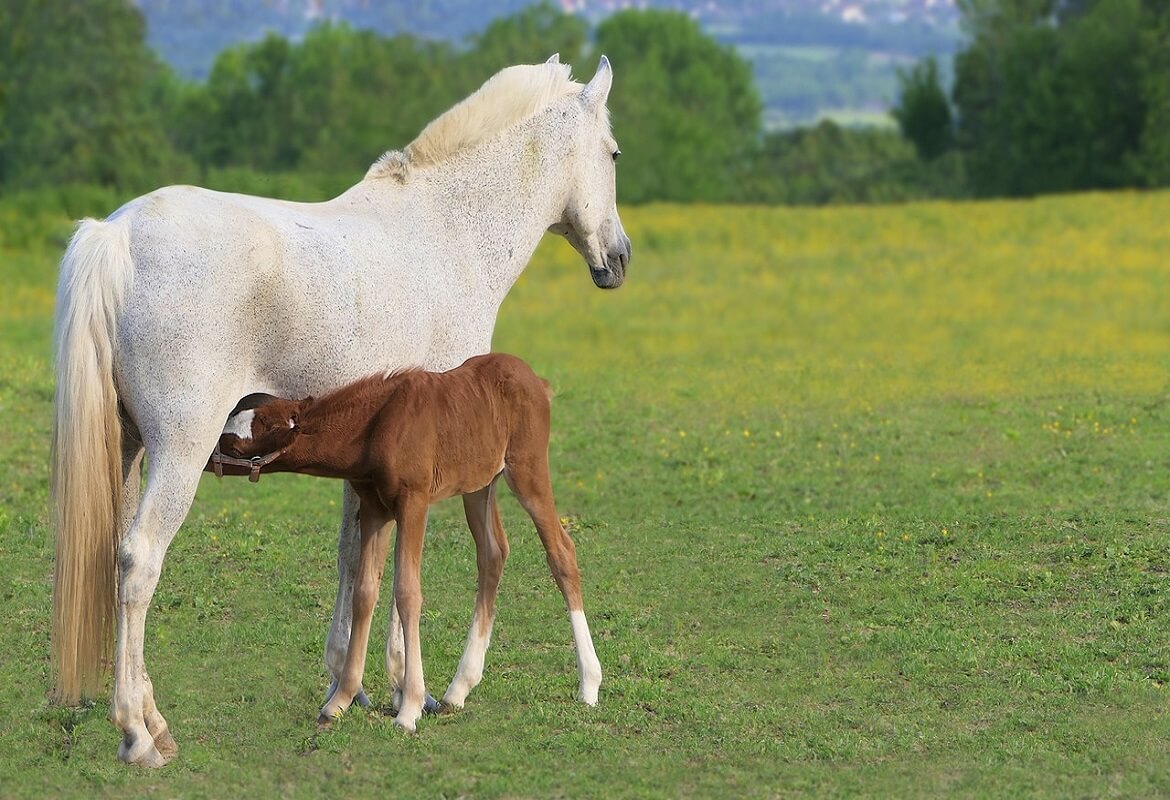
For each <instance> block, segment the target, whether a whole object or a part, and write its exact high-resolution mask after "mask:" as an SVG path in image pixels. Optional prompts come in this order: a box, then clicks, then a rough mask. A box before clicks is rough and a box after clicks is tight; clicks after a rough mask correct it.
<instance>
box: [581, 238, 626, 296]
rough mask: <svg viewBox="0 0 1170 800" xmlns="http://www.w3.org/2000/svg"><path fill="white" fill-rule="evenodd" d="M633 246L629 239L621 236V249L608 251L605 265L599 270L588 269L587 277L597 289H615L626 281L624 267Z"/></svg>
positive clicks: (594, 268)
mask: <svg viewBox="0 0 1170 800" xmlns="http://www.w3.org/2000/svg"><path fill="white" fill-rule="evenodd" d="M633 251H634V248H633V245H632V244H630V237H628V236H625V235H623V236H622V243H621V248H620V249H617V250H610V251H609V252H608V253H606V255H605V263H604V264H603V265H602V267H601V268H600V269H598V268H596V267H592V266H591V267H589V275H590V277H592V278H593V283H594V284H596V285H597V287H598V288H599V289H616V288H617V287H619V286H621V285H622V283H623V282H624V281H625V280H626V267H627V266H629V263H630V257H631V255H633Z"/></svg>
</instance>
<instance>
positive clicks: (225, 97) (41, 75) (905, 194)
mask: <svg viewBox="0 0 1170 800" xmlns="http://www.w3.org/2000/svg"><path fill="white" fill-rule="evenodd" d="M960 6H961V10H962V13H963V17H964V25H965V31H966V34H967V36H968V40H969V43H968V45H967V47H966V49H964V50H963V51H962V52H961V53H960V55H959V56H958V58H957V60H956V64H955V82H954V86H953V88H952V89H951V90H950V91H949V92H948V91H947V90H946V89H945V88H944V87H943V85H942V82H941V79H940V75H939V69H938V65H937V64H936V63H935V62H934V61H932V60H930V59H927V60H924V61H922V62H920V63H919V64H917V65H916V66H914V67H913V68H911V69H909V70H905V71H903V72H902V73H901V78H900V80H901V92H900V97H899V99H898V102H897V105H896V106H895V108H894V109H893V110H892V113H893V115H894V118H895V119H896V121H897V123H898V129H897V130H896V131H894V130H874V129H849V128H844V127H841V126H837V125H834V124H833V123H831V122H824V123H821V124H819V125H817V126H814V127H811V128H806V129H798V130H791V131H773V132H765V131H764V130H763V125H762V116H761V114H762V109H761V104H760V100H759V95H758V93H757V91H756V88H755V86H754V84H753V80H752V74H751V70H750V67H749V65H748V64H747V62H746V61H745V60H744V59H743V58H741V57H740V56H739V55H738V54H737V53H736V52H735V51H734V50H733V49H732V48H730V47H727V46H724V45H720V44H719V43H718V42H716V41H715V40H714V39H713V38H711V37H710V36H708V35H706V34H705V33H704V32H703V31H702V30H701V29H700V28H699V26H698V24H697V23H695V22H694V20H692V19H691V18H689V17H687V16H685V15H683V14H678V13H672V12H666V11H637V10H631V11H623V12H620V13H617V14H614V15H612V16H610V17H607V18H606V19H605V20H603V21H602V22H601V23H600V24H599V25H598V26H597V27H596V28H595V29H593V30H590V28H589V26H588V23H587V22H585V21H584V20H582V19H581V18H579V17H575V16H570V15H565V14H563V13H561V12H560V11H559V10H557V9H556V8H555V7H553V6H552V5H550V4H547V3H546V4H544V5H539V6H532V7H529V8H526V9H524V10H522V11H520V12H518V13H517V14H515V15H513V16H510V17H506V18H502V19H499V20H497V21H495V22H493V23H492V24H491V25H489V26H488V27H487V28H486V29H485V30H483V31H482V32H480V33H478V34H476V35H474V36H472V37H471V38H469V39H468V40H466V41H464V42H462V43H458V44H456V43H451V42H445V41H429V40H424V39H420V38H416V37H413V36H409V35H405V34H404V35H397V36H392V37H385V36H381V35H378V34H376V33H373V32H371V31H367V30H356V29H353V28H351V27H349V26H347V25H337V24H322V25H319V26H317V27H315V28H313V29H312V30H311V31H310V32H309V33H308V34H307V35H306V36H305V37H304V38H303V39H301V40H300V41H296V42H293V41H289V40H288V39H286V38H283V37H281V36H279V35H275V34H270V35H268V36H267V37H266V38H264V39H262V40H260V41H258V42H251V43H246V44H241V45H237V46H234V47H231V48H229V49H227V50H225V51H223V52H222V53H220V54H219V56H218V57H217V58H216V60H215V62H214V65H213V67H212V69H211V71H210V74H209V75H208V77H207V79H206V80H205V81H198V82H193V81H186V80H183V79H180V78H179V77H177V76H176V75H175V73H174V72H173V71H172V70H171V69H170V68H168V67H167V66H166V65H165V64H164V63H162V62H161V60H160V59H159V58H158V56H157V55H156V54H154V53H153V52H152V51H151V50H150V49H149V48H148V47H147V46H146V44H145V41H146V40H145V25H144V22H143V19H142V16H141V13H140V12H139V11H138V9H137V8H136V7H135V6H133V5H132V4H131V3H129V2H127V0H8V1H7V2H5V3H4V4H0V191H3V192H12V191H16V190H21V189H35V188H37V187H60V186H75V185H95V184H96V185H101V186H109V187H113V188H114V189H116V190H117V191H119V192H122V193H133V192H140V191H145V190H147V189H150V188H152V187H154V186H158V185H163V184H166V183H177V182H188V183H202V184H205V185H211V186H216V187H218V188H225V189H234V190H240V191H256V192H261V193H266V194H275V193H284V194H287V195H292V196H297V197H299V198H300V199H311V198H313V197H322V196H325V195H328V194H330V193H333V192H336V191H339V190H340V189H342V188H344V187H345V186H347V185H350V184H352V183H353V182H355V181H356V180H357V178H358V177H360V175H361V174H362V172H363V171H364V170H365V168H366V167H367V166H368V165H369V164H370V163H371V162H372V161H373V160H374V159H375V158H377V156H378V155H380V154H381V153H382V152H383V151H385V150H387V149H391V148H397V147H402V146H403V145H405V144H406V143H408V142H409V141H410V140H411V139H413V138H414V136H415V134H417V132H418V131H419V130H421V129H422V127H423V126H424V125H425V124H426V123H427V122H429V121H430V120H431V119H433V118H434V117H435V116H437V115H438V114H439V113H441V112H442V111H444V110H445V109H446V108H448V107H450V106H451V105H452V104H453V103H454V102H456V101H458V100H459V99H461V98H462V97H464V96H466V95H467V94H469V93H470V92H471V91H473V90H474V89H475V88H477V87H478V86H479V85H480V84H481V83H482V82H483V81H484V80H485V79H486V78H487V77H489V76H490V75H491V74H493V73H494V72H495V71H497V70H498V69H500V68H502V67H504V66H507V65H509V64H515V63H534V62H539V61H543V60H544V59H545V58H547V57H548V56H549V55H550V54H551V53H553V52H559V53H560V55H561V60H562V61H563V62H567V63H570V64H573V65H574V66H575V67H576V70H575V71H576V72H577V74H579V75H581V76H584V77H586V78H587V77H588V76H589V75H590V74H592V68H593V66H594V63H595V60H596V57H597V55H598V54H600V53H603V52H604V53H606V54H607V55H608V56H609V57H610V59H611V60H612V62H613V63H614V67H615V75H616V80H615V91H614V92H613V93H612V94H611V97H610V106H611V113H612V118H613V120H614V129H615V134H616V136H617V138H618V140H619V142H620V143H621V146H622V149H623V152H624V153H625V154H626V157H624V158H623V159H622V162H621V166H620V168H619V169H620V172H619V193H620V194H619V199H620V200H622V201H623V202H635V203H637V202H648V201H655V200H666V201H676V202H692V201H697V202H763V203H835V202H883V201H895V200H907V199H916V198H927V197H964V196H996V195H1029V194H1036V193H1039V192H1048V191H1066V190H1078V189H1096V188H1115V187H1123V186H1159V185H1166V184H1168V183H1170V0H960Z"/></svg>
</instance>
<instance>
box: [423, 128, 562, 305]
mask: <svg viewBox="0 0 1170 800" xmlns="http://www.w3.org/2000/svg"><path fill="white" fill-rule="evenodd" d="M555 116H556V118H558V119H559V117H560V115H559V114H558V115H555ZM558 139H563V140H566V141H567V139H566V138H565V137H564V136H561V135H559V134H558V132H557V131H556V130H555V128H554V125H553V122H552V120H551V119H547V118H537V119H535V120H530V121H529V122H526V123H522V124H521V125H519V126H517V128H516V129H514V130H513V131H511V132H510V133H508V134H505V135H504V136H501V137H497V138H496V139H494V140H492V141H490V142H488V143H486V144H484V145H481V146H480V147H477V148H476V149H475V150H474V151H472V152H470V153H466V154H461V155H459V156H456V157H455V158H453V159H452V161H451V163H448V164H442V165H437V166H435V167H433V168H430V169H429V171H428V174H427V178H426V180H427V183H428V186H429V188H430V190H431V191H433V192H435V196H436V197H437V198H439V200H438V202H439V203H440V204H441V205H442V206H443V207H444V216H445V218H446V220H447V221H448V228H447V229H448V230H451V231H457V232H458V237H459V241H460V243H461V244H462V245H464V246H463V247H462V248H461V249H459V250H458V251H457V253H456V255H455V258H456V260H462V261H463V262H464V263H463V264H462V265H460V267H459V268H460V269H461V271H465V272H466V271H468V270H470V271H472V273H473V274H476V275H477V276H478V277H479V278H480V279H481V280H482V285H483V287H484V288H486V289H487V291H488V292H489V293H490V294H491V296H492V298H493V300H494V302H495V305H496V307H498V306H499V304H500V303H502V302H503V300H504V295H506V294H507V292H508V289H510V288H511V286H512V284H513V283H515V282H516V279H517V278H519V277H520V273H521V272H523V270H524V267H525V266H527V264H528V262H529V260H530V259H531V258H532V254H533V253H534V252H535V251H536V246H537V244H539V242H540V239H541V237H542V236H543V235H544V233H545V231H547V230H548V227H549V226H550V225H552V224H554V223H556V222H559V221H560V219H561V216H562V213H563V211H564V206H565V198H566V197H567V194H568V186H567V183H568V170H567V169H566V167H565V163H564V157H563V156H564V153H563V152H562V151H561V149H559V147H558V145H557V144H556V142H557V141H558Z"/></svg>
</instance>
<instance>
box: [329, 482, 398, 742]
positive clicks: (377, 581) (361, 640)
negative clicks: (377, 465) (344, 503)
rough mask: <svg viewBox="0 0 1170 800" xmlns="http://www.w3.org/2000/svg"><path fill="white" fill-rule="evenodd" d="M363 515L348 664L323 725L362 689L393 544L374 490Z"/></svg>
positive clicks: (345, 666) (337, 682)
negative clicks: (372, 631) (387, 562)
mask: <svg viewBox="0 0 1170 800" xmlns="http://www.w3.org/2000/svg"><path fill="white" fill-rule="evenodd" d="M360 516H361V554H360V557H359V559H358V568H357V583H356V584H355V585H354V588H353V624H352V625H351V627H350V634H349V647H348V648H347V651H346V656H345V664H344V666H343V667H342V670H341V673H340V674H339V675H338V676H337V681H336V684H337V688H336V689H335V690H334V691H333V692H332V693H331V694H330V696H329V698H328V699H327V700H326V702H325V705H324V706H323V707H322V708H321V715H320V716H319V717H318V719H317V722H318V724H321V725H328V724H330V723H332V721H333V720H334V719H336V718H337V717H339V716H341V714H342V713H343V712H344V711H345V710H346V709H347V708H349V706H350V704H351V703H353V701H354V699H355V698H356V697H357V694H358V692H359V691H361V686H362V673H363V672H364V671H365V666H366V647H367V645H368V643H369V638H370V623H371V621H372V619H373V616H374V606H375V605H376V604H377V602H378V590H379V587H380V586H381V584H382V570H383V567H384V565H385V563H386V551H387V548H388V545H389V543H390V534H391V526H390V523H389V514H388V513H387V511H386V508H385V507H384V506H383V505H382V504H381V502H379V501H378V499H377V497H376V496H374V495H373V493H372V492H371V493H370V494H367V495H366V496H365V497H363V498H362V506H361V515H360Z"/></svg>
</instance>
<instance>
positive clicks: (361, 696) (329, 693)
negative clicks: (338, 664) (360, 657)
mask: <svg viewBox="0 0 1170 800" xmlns="http://www.w3.org/2000/svg"><path fill="white" fill-rule="evenodd" d="M336 691H337V681H336V680H334V681H333V683H331V684H329V688H328V689H326V690H325V704H326V705H328V704H329V701H330V700H332V699H333V693H334V692H336ZM353 702H355V703H357V704H358V705H359V706H361V707H362V708H366V709H368V708H369V707H370V706H371V705H373V704H372V703H371V702H370V697H369V695H367V694H366V689H365V687H364V686H359V687H358V690H357V694H355V695H354V696H353Z"/></svg>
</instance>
